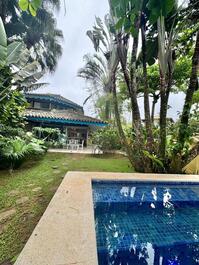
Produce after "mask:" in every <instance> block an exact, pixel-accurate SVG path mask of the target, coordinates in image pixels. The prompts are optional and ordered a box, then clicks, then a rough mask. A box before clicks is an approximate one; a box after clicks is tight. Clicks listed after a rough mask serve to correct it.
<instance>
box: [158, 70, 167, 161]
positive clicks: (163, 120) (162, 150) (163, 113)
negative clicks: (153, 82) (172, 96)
mask: <svg viewBox="0 0 199 265" xmlns="http://www.w3.org/2000/svg"><path fill="white" fill-rule="evenodd" d="M160 99H161V102H160V145H159V154H160V158H161V159H162V160H163V161H164V160H165V155H166V126H167V97H166V80H165V77H164V76H163V75H162V74H161V70H160Z"/></svg>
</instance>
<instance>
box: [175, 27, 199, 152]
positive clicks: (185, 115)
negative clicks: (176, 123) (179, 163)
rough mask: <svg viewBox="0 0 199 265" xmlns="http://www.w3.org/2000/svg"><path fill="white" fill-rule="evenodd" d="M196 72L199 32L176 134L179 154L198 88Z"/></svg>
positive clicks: (198, 59)
mask: <svg viewBox="0 0 199 265" xmlns="http://www.w3.org/2000/svg"><path fill="white" fill-rule="evenodd" d="M198 71H199V31H198V32H197V36H196V44H195V50H194V54H193V57H192V71H191V76H190V81H189V87H188V89H187V93H186V97H185V102H184V107H183V111H182V116H181V119H180V128H179V134H178V143H180V148H179V150H177V151H178V152H181V151H182V149H183V148H184V144H185V141H186V137H187V127H188V123H189V117H190V111H191V106H192V99H193V94H194V92H195V91H196V90H197V86H198Z"/></svg>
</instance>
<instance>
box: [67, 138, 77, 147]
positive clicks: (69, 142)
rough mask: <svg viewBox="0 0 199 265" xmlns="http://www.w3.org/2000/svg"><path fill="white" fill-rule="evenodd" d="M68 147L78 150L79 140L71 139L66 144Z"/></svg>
mask: <svg viewBox="0 0 199 265" xmlns="http://www.w3.org/2000/svg"><path fill="white" fill-rule="evenodd" d="M66 147H67V149H72V150H78V149H79V140H76V139H70V140H68V143H67V145H66Z"/></svg>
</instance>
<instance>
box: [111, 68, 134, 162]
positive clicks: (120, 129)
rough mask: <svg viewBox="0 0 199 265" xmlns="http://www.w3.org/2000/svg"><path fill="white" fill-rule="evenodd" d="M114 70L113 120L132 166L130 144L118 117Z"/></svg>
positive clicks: (114, 73)
mask: <svg viewBox="0 0 199 265" xmlns="http://www.w3.org/2000/svg"><path fill="white" fill-rule="evenodd" d="M115 75H116V72H115V71H114V72H113V73H112V92H113V103H114V111H115V120H116V124H117V128H118V133H119V136H120V140H121V143H122V145H123V146H124V147H125V149H126V153H127V155H128V158H129V161H130V163H131V165H132V167H134V166H135V165H134V160H133V153H132V148H131V146H129V144H128V142H127V139H126V136H125V133H124V130H123V128H122V123H121V117H120V112H119V106H118V99H117V92H116V77H115Z"/></svg>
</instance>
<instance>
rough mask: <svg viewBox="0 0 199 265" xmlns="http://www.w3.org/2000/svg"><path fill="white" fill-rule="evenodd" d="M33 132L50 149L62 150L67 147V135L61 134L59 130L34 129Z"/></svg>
mask: <svg viewBox="0 0 199 265" xmlns="http://www.w3.org/2000/svg"><path fill="white" fill-rule="evenodd" d="M32 132H33V135H34V136H35V137H36V138H37V139H42V140H43V141H44V142H45V145H46V146H47V147H49V148H50V147H51V148H62V147H63V146H65V145H66V141H67V139H66V134H65V133H61V131H60V129H58V128H47V127H46V128H42V127H34V128H33V129H32Z"/></svg>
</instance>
